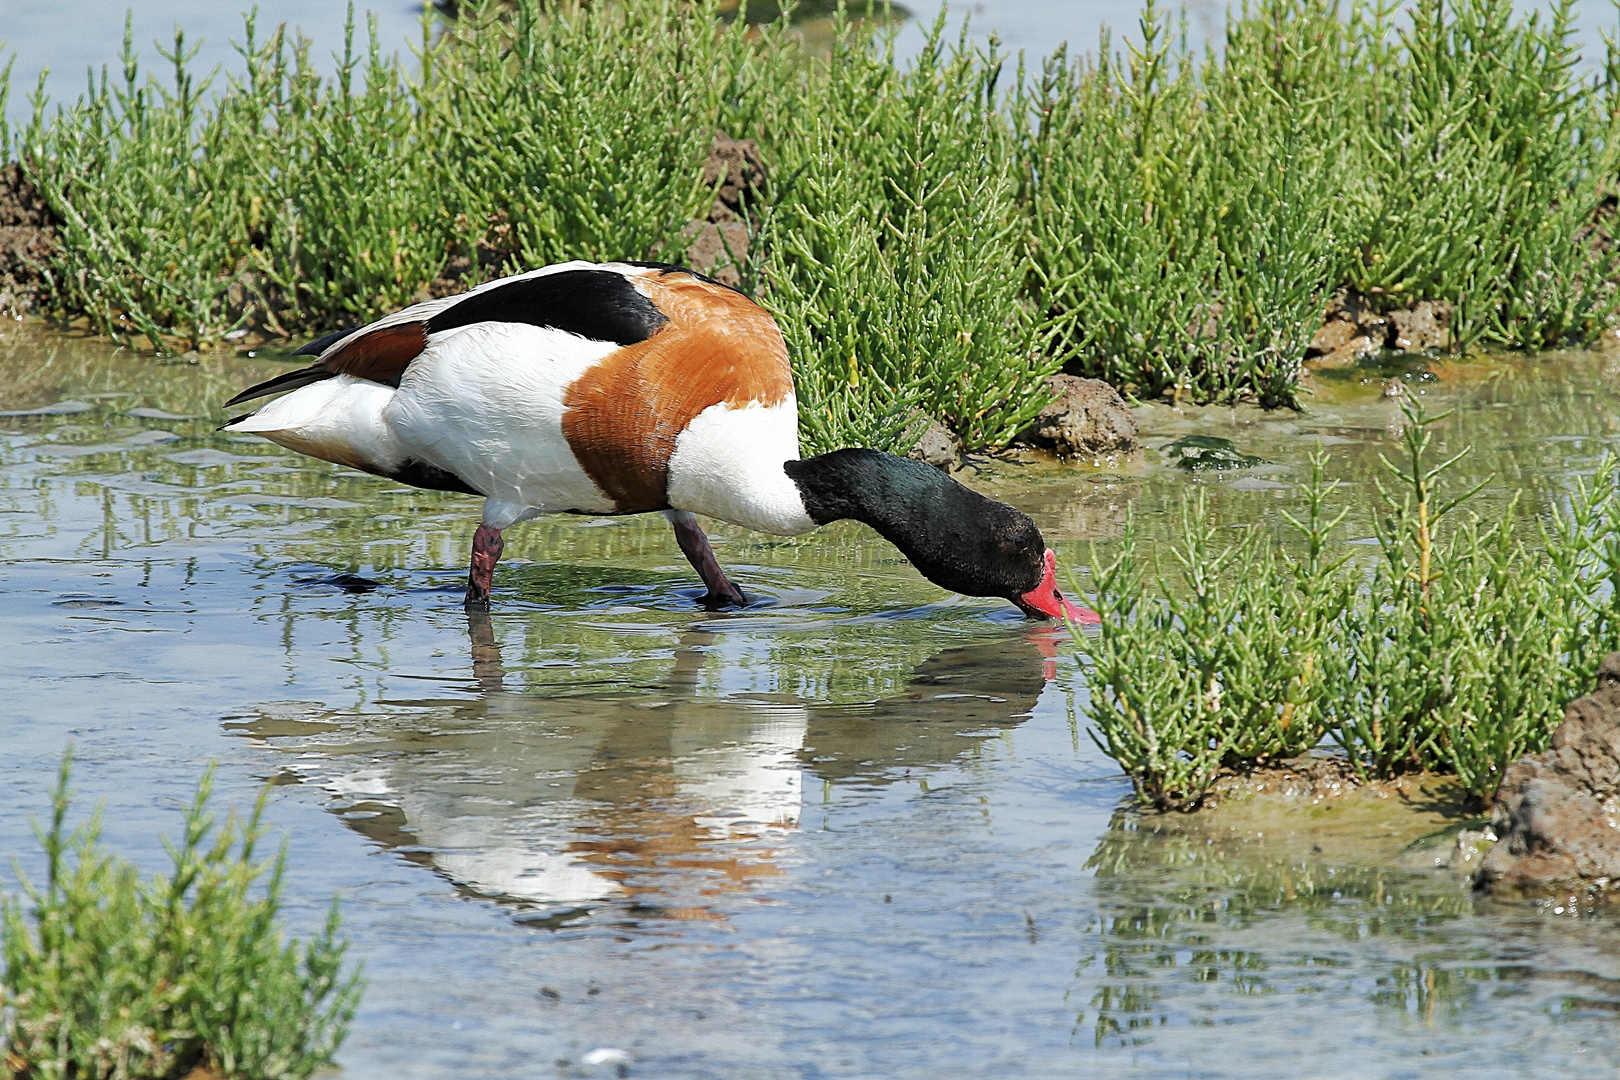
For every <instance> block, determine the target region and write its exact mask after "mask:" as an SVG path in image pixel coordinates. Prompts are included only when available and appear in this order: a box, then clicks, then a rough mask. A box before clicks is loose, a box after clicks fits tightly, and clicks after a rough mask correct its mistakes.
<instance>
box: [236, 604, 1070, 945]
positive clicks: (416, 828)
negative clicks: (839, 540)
mask: <svg viewBox="0 0 1620 1080" xmlns="http://www.w3.org/2000/svg"><path fill="white" fill-rule="evenodd" d="M468 631H469V638H470V641H471V655H472V679H471V681H470V684H469V689H471V690H473V694H472V696H471V697H470V699H469V698H457V699H453V700H446V699H443V698H438V699H427V700H421V699H417V700H403V699H390V700H385V701H380V702H378V703H377V705H378V708H376V709H374V710H371V711H366V712H332V711H323V710H315V709H311V708H308V707H298V706H283V707H275V708H272V707H266V708H263V709H261V710H259V711H258V712H256V713H255V714H254V715H251V716H246V717H235V718H229V719H228V720H227V722H226V723H227V726H228V727H230V728H232V729H234V730H237V731H240V732H241V733H242V734H244V735H247V736H249V737H251V738H254V739H256V740H259V741H262V742H263V743H265V744H266V745H268V746H271V747H274V748H277V749H280V750H283V751H286V752H287V757H286V759H285V760H284V761H283V762H282V765H283V768H284V775H288V776H289V778H291V779H296V780H297V781H298V782H302V783H310V784H316V785H320V786H322V787H324V788H326V789H327V791H329V792H330V793H331V796H332V802H331V808H332V809H333V811H334V812H335V813H338V814H339V815H340V816H341V817H342V818H343V819H344V821H345V822H346V823H347V824H349V825H350V826H351V827H353V828H354V829H356V830H357V831H359V832H361V833H363V834H365V835H366V836H368V837H370V838H371V839H372V840H374V841H376V842H378V843H380V844H382V845H384V846H385V847H387V848H389V849H391V850H394V851H396V852H398V853H399V854H400V855H402V856H404V857H405V858H407V859H408V860H410V861H412V862H415V863H418V864H421V865H424V866H428V867H431V868H432V869H434V870H435V871H437V872H438V873H440V874H442V875H443V876H445V877H446V878H448V879H449V880H450V881H451V882H453V883H454V884H455V885H456V886H457V887H458V888H460V889H462V890H464V891H465V892H467V893H470V894H474V895H478V896H483V897H490V898H495V899H498V900H500V901H503V902H506V903H510V904H513V905H515V906H517V907H518V908H519V909H520V910H521V911H522V916H521V917H522V918H523V919H524V920H525V921H529V922H535V923H538V924H541V925H548V926H558V925H562V924H564V923H567V922H570V921H572V920H574V919H577V918H581V917H584V916H587V915H591V914H593V913H595V914H596V915H597V916H598V917H606V918H608V919H609V920H612V921H617V922H620V923H629V924H634V925H637V926H640V927H642V928H643V929H644V930H645V929H653V928H654V927H655V925H656V923H657V922H659V921H660V920H665V919H715V918H720V917H722V916H721V915H719V914H718V907H719V906H718V905H717V904H716V901H717V900H718V899H719V898H720V897H722V896H724V895H726V894H735V893H739V892H741V893H744V894H753V895H756V896H760V897H761V898H762V899H763V898H764V896H765V890H761V889H759V888H758V886H759V884H760V883H761V882H763V881H764V880H766V879H769V878H773V877H778V876H780V875H781V874H783V873H784V871H783V870H782V869H781V868H780V866H779V863H780V861H781V856H782V852H783V850H784V848H785V847H786V846H787V845H788V844H789V843H790V842H791V839H792V833H793V830H795V829H796V828H797V826H798V824H799V817H800V811H801V806H802V803H803V789H804V786H805V784H806V783H807V782H808V783H810V784H811V785H812V786H813V787H815V788H816V789H817V790H819V786H820V785H819V783H818V782H840V783H843V782H849V781H855V782H857V783H860V784H862V785H865V786H881V785H884V784H888V783H892V782H894V781H896V780H898V779H900V778H902V777H904V776H906V775H907V774H908V772H910V771H912V770H926V769H929V768H933V767H938V766H942V765H946V764H948V763H950V762H952V761H954V760H956V759H958V758H961V757H963V756H964V755H967V754H970V753H971V752H972V750H973V748H974V746H975V745H976V744H977V743H978V741H979V739H981V738H984V737H989V736H992V735H995V734H996V733H998V732H999V731H1001V730H1003V729H1006V728H1010V727H1014V726H1016V725H1017V724H1019V723H1021V722H1022V721H1023V720H1024V718H1025V717H1027V716H1028V715H1029V714H1030V712H1031V710H1032V709H1033V708H1034V706H1035V702H1036V699H1037V698H1038V697H1039V695H1040V693H1041V690H1042V688H1043V686H1044V684H1045V682H1046V681H1047V680H1048V679H1049V678H1050V676H1051V670H1050V668H1051V659H1050V658H1051V656H1052V655H1054V653H1055V647H1056V640H1057V639H1056V637H1055V633H1054V632H1053V631H1030V632H1027V633H1026V634H1021V635H1013V636H1008V637H1005V638H998V639H995V640H990V641H982V642H980V643H978V644H975V645H970V646H966V647H962V648H954V649H948V650H946V651H943V652H941V653H939V654H937V655H935V656H933V657H932V658H930V659H928V660H927V661H926V662H924V663H923V664H921V665H920V666H919V667H918V668H917V669H916V670H915V671H914V672H913V674H912V677H911V679H910V680H909V683H908V685H907V687H906V689H905V691H904V692H902V693H900V694H897V695H894V696H892V697H889V698H886V699H883V700H881V701H878V702H875V703H871V704H867V705H863V706H853V707H852V706H828V705H815V704H806V703H804V702H802V701H797V700H791V699H782V700H766V699H763V698H759V697H748V698H713V697H704V696H700V693H699V689H700V685H701V683H702V677H703V675H704V672H705V669H707V668H709V667H711V666H712V665H714V664H715V663H717V662H719V658H717V657H716V656H715V655H713V653H712V652H711V649H712V647H713V646H714V645H715V644H716V641H717V637H718V635H717V634H716V633H714V632H712V631H710V630H704V629H694V630H690V631H688V632H686V633H684V634H682V635H681V636H680V638H679V642H678V645H677V647H676V649H675V655H674V662H673V664H672V666H671V667H670V668H669V670H668V673H667V676H666V678H665V679H664V680H663V682H662V684H661V685H659V686H657V687H652V688H643V689H642V690H640V691H636V692H629V691H626V692H620V693H616V694H611V695H604V694H593V695H589V696H586V695H566V694H563V695H557V694H552V695H545V696H542V695H539V694H534V693H514V692H509V691H507V690H505V689H504V686H505V683H506V681H507V680H506V676H507V672H506V669H505V667H504V665H503V663H502V659H501V651H500V646H499V644H498V641H497V636H496V633H495V627H494V626H493V625H492V624H491V622H490V619H489V616H488V615H473V616H471V617H470V618H469V625H468ZM604 908H605V909H607V910H604Z"/></svg>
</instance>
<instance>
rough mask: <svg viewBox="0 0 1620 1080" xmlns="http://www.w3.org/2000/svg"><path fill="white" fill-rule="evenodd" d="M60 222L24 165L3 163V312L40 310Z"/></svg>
mask: <svg viewBox="0 0 1620 1080" xmlns="http://www.w3.org/2000/svg"><path fill="white" fill-rule="evenodd" d="M59 224H60V222H59V221H58V219H57V216H56V214H55V212H54V211H52V210H51V208H50V206H49V205H47V204H46V202H45V198H44V196H42V195H41V194H40V193H39V189H37V188H36V187H34V185H33V184H32V183H31V182H30V181H29V179H28V178H27V177H26V176H24V175H23V171H22V166H21V165H19V164H17V163H16V162H15V161H13V162H11V163H9V164H7V165H5V166H0V314H12V315H20V314H23V313H25V312H31V311H36V310H38V308H39V305H40V301H41V299H42V295H41V294H42V291H43V289H44V287H45V277H44V275H43V274H42V273H41V269H42V268H43V267H44V266H46V265H47V264H48V263H49V262H50V260H51V259H52V258H53V257H54V256H55V254H56V229H57V226H58V225H59Z"/></svg>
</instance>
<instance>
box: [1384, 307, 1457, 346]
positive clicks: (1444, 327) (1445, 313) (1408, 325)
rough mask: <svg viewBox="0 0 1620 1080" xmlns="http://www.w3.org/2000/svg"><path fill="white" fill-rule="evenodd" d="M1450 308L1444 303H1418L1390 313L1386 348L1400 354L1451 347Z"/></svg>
mask: <svg viewBox="0 0 1620 1080" xmlns="http://www.w3.org/2000/svg"><path fill="white" fill-rule="evenodd" d="M1451 312H1452V306H1451V304H1449V303H1447V302H1446V301H1444V300H1420V301H1419V302H1418V303H1417V304H1416V305H1415V306H1413V307H1412V308H1411V309H1410V310H1401V311H1392V312H1390V313H1389V322H1390V335H1389V347H1390V348H1392V349H1398V350H1400V351H1401V352H1427V351H1429V350H1431V349H1449V348H1451Z"/></svg>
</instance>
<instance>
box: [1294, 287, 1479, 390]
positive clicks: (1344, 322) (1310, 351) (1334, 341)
mask: <svg viewBox="0 0 1620 1080" xmlns="http://www.w3.org/2000/svg"><path fill="white" fill-rule="evenodd" d="M1452 311H1453V307H1452V305H1451V304H1450V303H1449V302H1447V301H1445V300H1420V301H1418V302H1417V303H1416V304H1414V305H1413V306H1412V307H1410V308H1399V309H1396V310H1394V311H1386V312H1382V313H1381V312H1379V311H1378V310H1377V309H1376V307H1375V306H1374V304H1373V302H1372V301H1371V299H1369V298H1368V297H1365V296H1362V295H1360V294H1359V293H1353V292H1340V293H1338V294H1337V295H1335V296H1334V297H1333V299H1332V300H1330V301H1329V302H1328V306H1327V310H1326V311H1325V312H1324V313H1323V322H1322V328H1321V329H1320V330H1318V331H1317V332H1316V335H1315V336H1314V337H1312V338H1311V343H1310V345H1309V346H1308V347H1307V348H1306V350H1305V365H1306V367H1307V368H1312V369H1315V370H1318V371H1320V370H1324V369H1328V368H1343V367H1353V366H1354V365H1355V364H1356V362H1357V361H1358V360H1360V359H1361V358H1362V357H1364V356H1371V355H1373V354H1375V353H1377V352H1379V351H1381V350H1384V349H1394V350H1396V351H1398V352H1408V353H1420V352H1432V351H1435V350H1443V349H1449V348H1451V316H1452Z"/></svg>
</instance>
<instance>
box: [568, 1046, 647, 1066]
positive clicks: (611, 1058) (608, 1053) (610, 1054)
mask: <svg viewBox="0 0 1620 1080" xmlns="http://www.w3.org/2000/svg"><path fill="white" fill-rule="evenodd" d="M579 1060H580V1064H582V1065H589V1066H592V1067H595V1066H597V1065H618V1066H625V1065H629V1064H630V1062H632V1061H634V1060H635V1059H634V1058H632V1057H631V1056H630V1054H629V1052H628V1051H625V1050H620V1049H619V1048H618V1047H616V1046H598V1047H597V1048H596V1049H595V1050H588V1051H586V1052H585V1054H584V1055H583V1056H582V1057H581V1058H580V1059H579Z"/></svg>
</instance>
